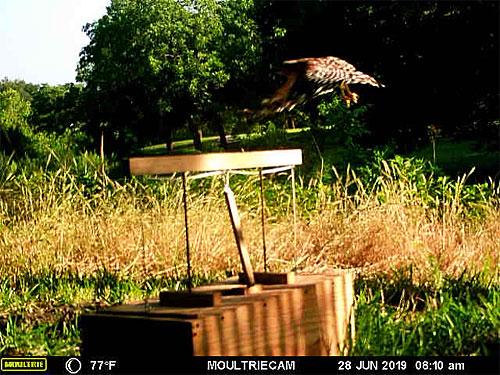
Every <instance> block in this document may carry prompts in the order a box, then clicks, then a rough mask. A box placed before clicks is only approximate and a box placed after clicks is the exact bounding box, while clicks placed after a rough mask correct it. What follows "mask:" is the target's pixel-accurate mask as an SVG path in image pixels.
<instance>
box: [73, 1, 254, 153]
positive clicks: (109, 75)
mask: <svg viewBox="0 0 500 375" xmlns="http://www.w3.org/2000/svg"><path fill="white" fill-rule="evenodd" d="M233 7H234V8H233ZM248 9H249V3H248V2H246V1H245V2H237V1H226V2H217V1H215V0H203V1H175V0H137V1H136V0H134V1H130V0H113V1H112V2H111V5H110V6H109V7H108V10H107V14H106V15H105V16H104V17H102V18H101V19H100V20H98V21H97V22H95V23H93V24H88V25H87V26H86V27H85V31H86V32H87V35H88V36H89V38H90V43H89V45H88V46H87V47H85V48H84V49H83V51H82V54H81V60H80V64H79V69H78V79H79V80H81V81H84V82H85V83H86V87H87V93H88V94H89V95H88V97H89V106H90V108H91V109H92V112H93V113H92V115H93V116H91V117H92V119H93V120H94V122H95V124H94V126H95V125H97V126H101V124H103V123H106V124H107V126H108V127H109V129H110V130H112V132H113V133H114V134H118V136H119V139H120V140H121V144H122V145H125V144H127V145H129V144H130V143H129V142H128V141H129V140H130V139H127V137H129V136H133V140H134V141H135V142H137V144H139V145H140V144H143V142H144V140H145V139H146V138H147V137H155V136H157V135H159V134H161V133H162V132H163V131H165V130H167V131H171V129H173V128H175V127H180V126H182V125H183V124H184V122H185V120H187V119H189V118H190V116H192V115H193V114H194V113H195V112H196V111H198V110H200V109H201V108H202V107H204V106H206V105H208V104H209V103H210V102H211V100H212V96H213V94H214V92H215V91H217V90H218V89H221V88H222V87H223V86H224V84H225V83H226V82H227V81H228V80H229V79H230V77H231V75H234V77H235V78H236V79H238V78H240V77H241V76H242V75H244V73H245V71H246V70H248V66H249V65H251V64H254V63H255V55H256V54H257V52H258V40H255V41H254V39H255V36H254V35H253V34H252V27H253V26H252V22H251V20H248V19H244V18H245V13H244V12H245V11H246V10H248ZM242 18H243V19H242ZM247 21H248V22H247ZM235 54H240V55H241V56H239V57H238V58H235V57H236V56H235ZM138 129H140V132H139V131H138ZM127 130H129V131H131V132H129V133H127Z"/></svg>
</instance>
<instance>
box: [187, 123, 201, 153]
mask: <svg viewBox="0 0 500 375" xmlns="http://www.w3.org/2000/svg"><path fill="white" fill-rule="evenodd" d="M188 123H189V130H191V133H192V134H193V142H194V148H195V149H196V150H199V151H201V150H202V144H201V140H202V138H203V134H202V131H201V129H200V126H199V125H198V124H197V123H196V122H195V121H193V119H192V118H189V119H188Z"/></svg>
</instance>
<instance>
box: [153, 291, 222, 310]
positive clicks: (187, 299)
mask: <svg viewBox="0 0 500 375" xmlns="http://www.w3.org/2000/svg"><path fill="white" fill-rule="evenodd" d="M221 303H222V294H221V293H220V292H210V293H194V292H170V291H165V292H160V305H161V306H171V307H211V306H220V305H221Z"/></svg>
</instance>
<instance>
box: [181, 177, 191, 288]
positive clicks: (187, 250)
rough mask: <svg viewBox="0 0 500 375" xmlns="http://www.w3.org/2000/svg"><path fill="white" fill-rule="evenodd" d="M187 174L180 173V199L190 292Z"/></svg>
mask: <svg viewBox="0 0 500 375" xmlns="http://www.w3.org/2000/svg"><path fill="white" fill-rule="evenodd" d="M186 174H187V172H182V189H183V194H182V199H183V201H184V226H185V228H186V259H187V277H188V290H189V292H191V287H192V285H191V259H190V256H189V230H188V206H187V183H186Z"/></svg>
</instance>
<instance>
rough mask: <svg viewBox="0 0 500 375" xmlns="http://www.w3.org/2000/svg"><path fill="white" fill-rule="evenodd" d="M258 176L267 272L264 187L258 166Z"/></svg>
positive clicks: (263, 246)
mask: <svg viewBox="0 0 500 375" xmlns="http://www.w3.org/2000/svg"><path fill="white" fill-rule="evenodd" d="M259 177H260V212H261V222H262V248H263V250H264V272H267V247H266V217H265V212H264V208H265V207H264V187H263V182H262V168H259Z"/></svg>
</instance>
